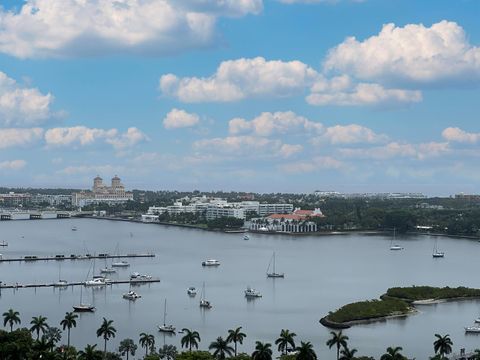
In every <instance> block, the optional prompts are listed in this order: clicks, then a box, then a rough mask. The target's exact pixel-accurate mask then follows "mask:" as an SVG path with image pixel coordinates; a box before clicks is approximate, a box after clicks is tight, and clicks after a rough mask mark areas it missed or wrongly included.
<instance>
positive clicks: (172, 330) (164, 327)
mask: <svg viewBox="0 0 480 360" xmlns="http://www.w3.org/2000/svg"><path fill="white" fill-rule="evenodd" d="M158 331H162V332H166V333H175V326H173V325H167V298H165V304H164V306H163V325H158Z"/></svg>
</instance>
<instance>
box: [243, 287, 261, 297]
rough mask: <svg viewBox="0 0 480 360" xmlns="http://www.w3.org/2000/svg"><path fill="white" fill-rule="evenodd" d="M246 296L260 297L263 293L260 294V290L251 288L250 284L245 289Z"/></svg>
mask: <svg viewBox="0 0 480 360" xmlns="http://www.w3.org/2000/svg"><path fill="white" fill-rule="evenodd" d="M245 297H247V298H259V297H262V294H260V292H259V291H258V290H255V289H253V288H251V287H250V286H248V287H247V288H246V289H245Z"/></svg>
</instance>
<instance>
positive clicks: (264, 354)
mask: <svg viewBox="0 0 480 360" xmlns="http://www.w3.org/2000/svg"><path fill="white" fill-rule="evenodd" d="M271 347H272V344H270V343H262V342H260V341H257V342H255V351H254V352H253V353H252V359H253V360H272V354H273V353H272V349H271Z"/></svg>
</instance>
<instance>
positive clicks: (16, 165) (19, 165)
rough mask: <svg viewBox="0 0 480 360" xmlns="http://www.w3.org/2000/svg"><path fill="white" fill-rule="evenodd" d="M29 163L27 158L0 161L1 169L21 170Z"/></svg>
mask: <svg viewBox="0 0 480 360" xmlns="http://www.w3.org/2000/svg"><path fill="white" fill-rule="evenodd" d="M25 165H27V162H26V161H25V160H10V161H2V162H0V170H20V169H23V168H24V167H25Z"/></svg>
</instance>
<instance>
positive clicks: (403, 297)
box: [320, 286, 480, 329]
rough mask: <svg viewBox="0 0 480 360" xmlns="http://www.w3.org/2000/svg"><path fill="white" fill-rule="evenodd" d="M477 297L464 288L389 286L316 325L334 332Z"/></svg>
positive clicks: (474, 291)
mask: <svg viewBox="0 0 480 360" xmlns="http://www.w3.org/2000/svg"><path fill="white" fill-rule="evenodd" d="M475 298H480V289H472V288H467V287H463V286H460V287H457V288H451V287H448V286H447V287H443V288H440V287H433V286H410V287H393V288H389V289H388V290H387V292H386V293H385V294H384V295H382V296H381V297H380V299H379V300H378V299H373V300H367V301H358V302H354V303H350V304H347V305H344V306H342V307H341V308H339V309H338V310H336V311H331V312H329V313H328V315H327V316H325V317H323V318H321V319H320V323H321V324H322V325H324V326H326V327H329V328H334V329H347V328H349V327H350V326H351V325H355V324H363V323H369V322H373V321H381V320H385V319H388V318H393V317H404V316H407V315H410V314H414V313H416V312H417V311H416V309H415V307H414V306H415V305H422V304H424V305H428V304H435V303H438V302H442V301H457V300H463V299H475Z"/></svg>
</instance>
